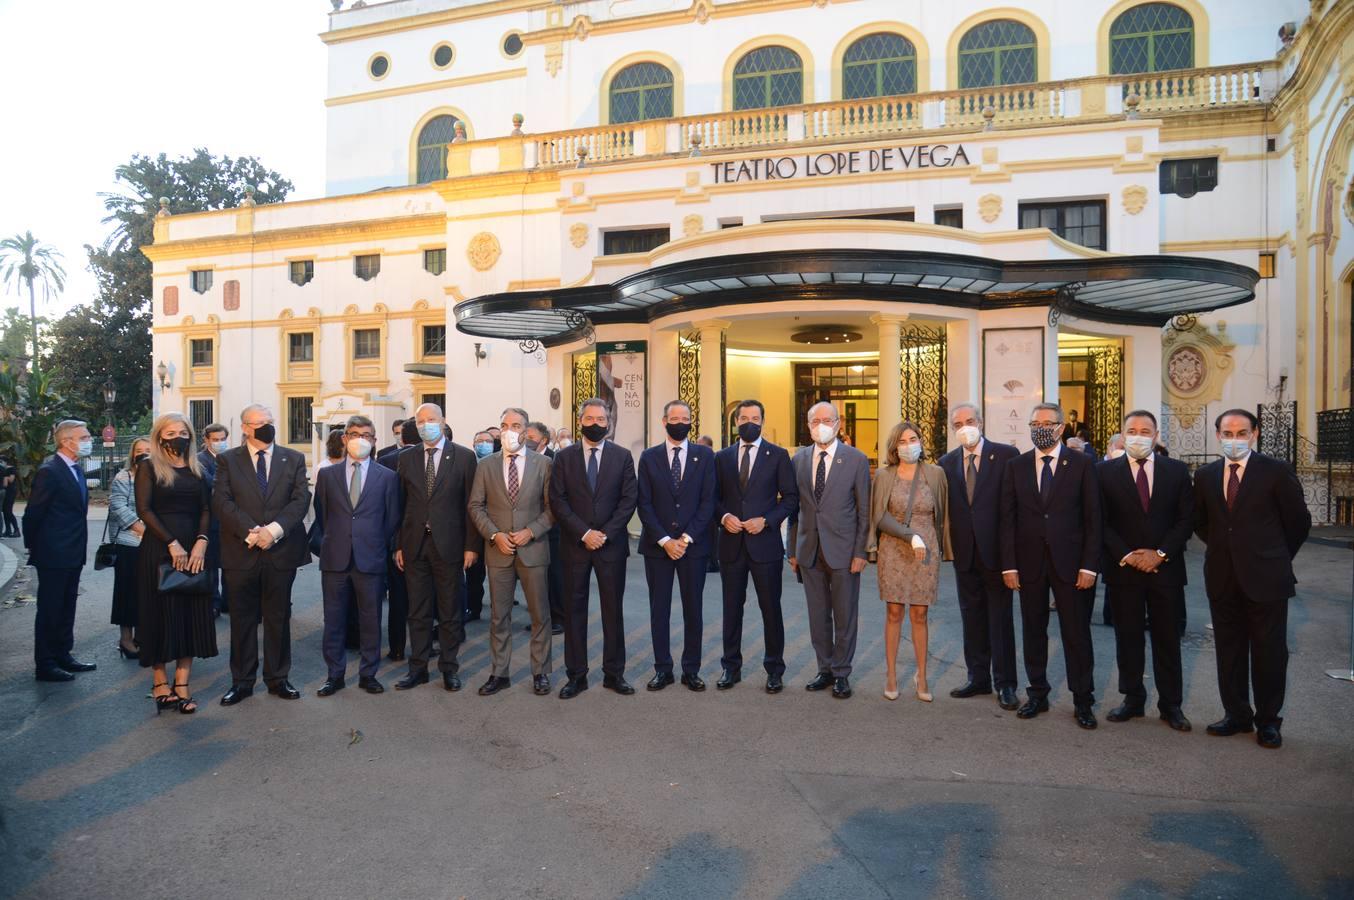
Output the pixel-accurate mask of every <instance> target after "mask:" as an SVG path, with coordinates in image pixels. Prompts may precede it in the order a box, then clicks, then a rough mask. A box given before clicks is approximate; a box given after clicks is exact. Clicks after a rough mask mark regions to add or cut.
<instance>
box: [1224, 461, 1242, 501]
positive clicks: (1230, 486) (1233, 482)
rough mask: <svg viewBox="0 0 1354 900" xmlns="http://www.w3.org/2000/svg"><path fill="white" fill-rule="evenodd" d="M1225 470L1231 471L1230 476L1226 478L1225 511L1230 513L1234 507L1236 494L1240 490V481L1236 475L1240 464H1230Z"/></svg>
mask: <svg viewBox="0 0 1354 900" xmlns="http://www.w3.org/2000/svg"><path fill="white" fill-rule="evenodd" d="M1227 468H1229V469H1231V470H1232V474H1230V475H1228V476H1227V509H1228V510H1229V511H1230V510H1231V508H1232V507H1234V506H1236V492H1237V491H1239V490H1241V479H1240V478H1239V477H1237V474H1236V473H1237V470H1238V469H1240V468H1241V463H1232V464H1231V465H1230V466H1228V467H1227Z"/></svg>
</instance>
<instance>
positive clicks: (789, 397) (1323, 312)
mask: <svg viewBox="0 0 1354 900" xmlns="http://www.w3.org/2000/svg"><path fill="white" fill-rule="evenodd" d="M336 5H338V6H342V4H336ZM320 39H321V40H323V41H324V42H325V44H326V45H327V47H328V49H329V78H328V96H327V97H326V98H324V101H323V102H324V103H325V104H326V107H327V109H328V130H327V160H326V179H327V190H328V194H329V195H328V196H326V197H324V198H321V199H315V200H301V201H296V202H290V203H282V204H276V205H271V206H254V205H252V204H250V203H249V202H248V201H246V203H245V204H244V205H242V206H241V207H240V208H238V209H231V210H222V211H216V212H207V213H176V212H175V211H174V210H172V209H163V210H161V213H160V216H159V218H158V219H157V224H156V233H155V243H154V245H153V246H151V247H149V248H147V251H146V252H147V255H148V256H150V258H151V259H152V260H153V262H154V266H155V282H154V284H155V336H154V347H155V350H154V353H155V360H154V365H155V368H156V374H155V375H154V376H153V377H154V378H155V380H156V389H155V394H156V396H157V399H158V404H159V407H160V408H161V409H183V410H185V411H186V412H189V413H190V415H191V416H192V417H193V418H194V420H195V421H198V422H200V423H205V421H208V420H211V419H218V420H224V421H227V422H229V421H231V420H232V419H233V418H236V417H238V411H239V409H240V408H241V407H243V406H244V405H245V404H246V403H248V402H251V401H261V402H266V403H269V404H271V405H272V406H273V407H274V408H275V410H276V411H277V413H278V419H279V432H280V434H281V435H282V438H283V439H284V440H285V441H286V442H287V443H289V444H290V445H292V446H295V447H296V448H297V449H300V450H303V451H305V452H307V453H308V454H310V456H311V458H312V460H313V459H314V458H315V456H316V455H317V453H318V451H319V447H320V446H321V443H320V441H321V438H322V435H323V434H324V432H325V431H326V430H327V428H328V427H329V425H330V424H331V423H336V422H339V421H341V420H342V419H343V418H345V417H346V416H347V415H350V414H351V413H353V412H364V413H366V414H368V415H371V416H372V417H373V418H374V419H376V421H377V424H378V427H382V426H384V425H385V424H387V423H388V422H390V421H391V420H393V419H394V418H397V417H399V416H401V415H404V414H407V413H409V412H411V411H412V410H413V408H414V407H415V406H416V405H417V404H418V403H420V402H423V401H425V400H433V401H436V402H439V403H441V404H442V405H443V406H444V407H446V409H447V412H448V420H449V422H450V424H451V425H452V427H453V429H454V431H455V433H456V435H457V438H458V440H461V441H462V442H468V440H469V437H470V435H471V433H472V432H473V431H474V430H476V429H478V428H480V427H482V426H484V425H486V424H488V423H490V422H495V421H497V416H498V413H499V411H500V410H501V409H502V408H503V407H504V406H507V405H521V406H525V407H526V408H527V409H528V411H529V412H531V414H532V416H533V417H534V418H539V419H541V420H543V421H545V422H547V423H548V424H550V425H563V424H571V423H572V422H573V421H574V417H575V414H576V410H577V405H578V403H579V401H581V400H582V399H583V398H585V397H588V396H592V395H594V394H600V395H601V396H603V397H604V398H605V399H606V400H607V401H608V403H609V404H610V405H611V407H612V409H613V412H614V418H615V423H616V438H617V440H619V441H621V442H623V443H626V444H629V445H631V446H632V447H635V448H638V447H641V446H643V445H645V444H647V443H649V442H652V441H656V440H658V438H659V435H660V433H661V432H660V429H659V426H658V418H659V413H660V410H661V407H662V404H663V403H664V402H665V401H666V400H668V399H671V398H674V397H680V398H682V399H684V400H686V401H687V402H689V403H690V404H691V405H692V407H693V409H694V410H695V411H696V414H697V418H698V421H699V425H698V427H699V429H700V430H701V431H702V432H705V433H707V434H709V435H711V436H712V437H713V438H714V439H715V441H716V443H717V444H723V443H725V442H727V441H728V439H729V433H730V430H729V416H728V414H729V411H730V408H731V405H732V404H733V403H735V402H737V401H738V400H739V399H741V398H743V397H749V396H751V397H757V398H759V399H760V400H762V401H763V403H764V404H765V405H766V410H767V428H766V432H767V435H768V437H769V438H770V439H771V440H773V441H776V442H777V443H781V444H786V445H793V444H802V443H805V442H807V435H806V434H805V433H804V423H803V420H804V412H805V410H806V409H807V408H808V406H809V405H811V404H812V403H814V402H816V401H818V400H820V399H830V400H833V401H834V402H836V403H837V405H838V407H839V409H841V411H842V414H843V418H844V421H845V428H846V430H847V432H848V433H849V434H850V436H851V438H852V439H853V441H854V442H855V443H856V445H857V446H859V447H861V448H862V449H864V450H865V451H866V452H867V453H869V454H870V455H871V457H872V458H878V456H879V452H880V448H879V443H880V440H881V439H882V437H883V435H884V434H886V433H887V430H888V428H889V427H890V426H891V425H892V424H893V423H894V422H896V421H897V420H898V419H899V418H902V417H905V418H909V419H911V420H913V421H914V422H916V423H918V425H919V426H920V427H921V428H922V429H923V431H924V432H925V434H926V439H927V442H928V444H929V445H930V448H931V450H932V452H933V453H940V452H943V451H944V450H945V449H946V447H947V446H948V444H949V443H950V442H951V440H952V438H951V437H950V436H949V435H948V434H947V433H946V429H945V427H944V424H945V410H946V408H947V406H948V405H949V404H950V403H953V402H956V401H959V400H969V399H971V400H976V401H977V402H979V403H980V404H981V405H982V407H983V410H984V413H985V417H986V420H987V430H988V433H989V436H991V437H993V438H995V439H999V440H1010V441H1012V442H1015V443H1018V444H1020V443H1022V442H1023V441H1025V440H1026V438H1025V436H1024V433H1025V428H1024V422H1025V421H1026V416H1027V414H1028V410H1029V407H1030V405H1031V404H1033V403H1035V402H1038V401H1040V400H1059V401H1060V402H1062V404H1063V405H1064V407H1065V408H1068V409H1076V410H1078V413H1079V417H1080V419H1081V421H1083V422H1085V423H1086V424H1087V426H1088V427H1089V429H1090V431H1091V433H1092V436H1093V441H1094V443H1095V444H1096V445H1097V446H1098V447H1100V448H1102V449H1103V447H1104V444H1105V441H1106V440H1107V439H1108V436H1109V435H1110V433H1112V432H1113V431H1114V430H1116V425H1117V423H1118V421H1119V418H1120V416H1121V415H1122V413H1123V412H1124V411H1125V410H1127V409H1130V408H1139V407H1141V408H1147V409H1151V410H1154V411H1157V412H1159V414H1160V417H1161V420H1162V425H1163V430H1164V433H1165V441H1166V443H1167V445H1168V446H1169V447H1170V449H1171V450H1172V452H1174V453H1176V454H1178V455H1180V456H1182V457H1184V458H1186V459H1187V460H1189V461H1191V462H1195V463H1197V462H1202V461H1205V460H1207V459H1210V458H1212V457H1213V456H1215V455H1216V454H1217V452H1218V448H1217V445H1216V441H1215V439H1214V437H1213V434H1212V427H1211V426H1212V418H1213V416H1215V415H1216V413H1217V412H1218V411H1220V410H1221V409H1223V408H1226V407H1229V406H1242V407H1247V408H1254V409H1257V410H1259V411H1260V412H1261V413H1262V414H1263V416H1262V417H1263V418H1264V420H1265V429H1264V440H1265V441H1266V449H1268V450H1270V451H1271V452H1274V453H1276V454H1279V455H1283V456H1286V457H1287V458H1289V459H1291V460H1292V461H1293V462H1294V464H1295V465H1297V466H1298V467H1299V470H1300V471H1302V472H1304V473H1305V475H1304V483H1305V484H1306V485H1307V486H1308V492H1309V501H1310V502H1311V504H1312V508H1313V514H1314V515H1315V516H1317V518H1318V520H1322V521H1324V520H1327V519H1328V518H1331V517H1334V516H1335V515H1336V514H1337V511H1336V508H1335V501H1336V499H1337V498H1338V497H1339V496H1344V495H1347V494H1354V489H1351V488H1350V486H1349V485H1348V484H1347V483H1343V484H1342V483H1341V481H1340V479H1341V476H1340V475H1339V472H1340V471H1344V469H1341V468H1340V467H1338V466H1337V467H1335V469H1333V470H1332V473H1333V474H1332V473H1327V470H1326V462H1327V461H1328V460H1327V459H1325V457H1329V456H1330V454H1331V453H1333V452H1338V451H1339V450H1340V449H1341V448H1346V449H1347V447H1348V442H1349V440H1350V438H1349V434H1350V413H1349V409H1350V372H1351V349H1352V347H1351V342H1352V340H1354V327H1352V324H1351V282H1352V281H1354V238H1351V236H1350V233H1349V229H1350V227H1351V225H1354V189H1351V183H1350V175H1351V158H1352V157H1354V107H1352V106H1351V101H1352V99H1354V50H1351V47H1354V3H1349V2H1344V3H1319V2H1306V0H1301V2H1300V0H1287V2H1284V0H1278V2H1275V0H1268V2H1259V0H1254V2H1252V0H1233V2H1226V3H1223V2H1196V0H1178V2H1173V3H1157V2H1149V3H1137V2H1130V0H1122V2H1107V0H1095V2H1086V3H1077V4H1069V3H1065V2H1055V0H1047V2H1028V3H1022V4H1018V5H1013V6H1008V7H1002V8H992V7H988V6H986V5H983V4H978V3H975V2H968V0H955V2H951V3H948V4H929V3H922V2H897V0H894V2H879V0H730V2H709V0H695V2H694V3H689V4H688V3H685V2H678V0H618V2H613V3H609V4H599V3H558V2H535V0H494V2H484V3H465V2H451V0H391V2H386V3H373V4H370V5H362V4H355V5H354V6H352V7H349V8H338V9H336V10H335V12H333V13H332V14H331V15H330V16H329V28H328V29H327V30H326V31H325V32H324V33H323V34H321V35H320ZM261 102H266V100H265V101H261ZM317 102H319V98H317ZM1342 435H1343V437H1342ZM1341 441H1343V443H1341ZM1346 468H1347V467H1346ZM1322 479H1324V481H1323V480H1322Z"/></svg>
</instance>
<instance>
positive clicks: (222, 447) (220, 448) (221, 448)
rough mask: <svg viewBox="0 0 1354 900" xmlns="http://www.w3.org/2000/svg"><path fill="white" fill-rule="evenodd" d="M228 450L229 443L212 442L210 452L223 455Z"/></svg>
mask: <svg viewBox="0 0 1354 900" xmlns="http://www.w3.org/2000/svg"><path fill="white" fill-rule="evenodd" d="M229 449H230V441H212V450H213V451H214V452H216V453H225V452H226V451H227V450H229Z"/></svg>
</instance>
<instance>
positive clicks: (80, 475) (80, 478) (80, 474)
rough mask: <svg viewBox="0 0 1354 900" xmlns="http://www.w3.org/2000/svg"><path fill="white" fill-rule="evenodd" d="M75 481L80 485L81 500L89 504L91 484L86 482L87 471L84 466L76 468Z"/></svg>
mask: <svg viewBox="0 0 1354 900" xmlns="http://www.w3.org/2000/svg"><path fill="white" fill-rule="evenodd" d="M75 481H76V483H77V484H78V485H80V499H81V500H83V501H84V502H86V503H88V502H89V482H88V481H86V480H85V470H84V468H83V467H82V466H76V467H75Z"/></svg>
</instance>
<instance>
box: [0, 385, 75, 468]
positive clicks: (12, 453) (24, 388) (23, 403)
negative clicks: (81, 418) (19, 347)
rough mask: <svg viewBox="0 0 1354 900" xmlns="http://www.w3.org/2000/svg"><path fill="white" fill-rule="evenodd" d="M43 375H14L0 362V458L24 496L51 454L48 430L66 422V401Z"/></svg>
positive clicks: (68, 414)
mask: <svg viewBox="0 0 1354 900" xmlns="http://www.w3.org/2000/svg"><path fill="white" fill-rule="evenodd" d="M53 380H54V379H53V376H51V375H49V374H47V373H45V372H22V371H17V370H16V369H15V368H14V367H12V366H10V365H9V364H7V363H5V362H3V361H0V456H3V457H4V458H6V459H13V460H14V461H15V462H16V463H17V465H18V469H19V483H20V484H21V485H22V487H23V490H24V492H25V493H26V492H27V490H28V486H29V485H30V484H31V483H32V481H33V473H34V472H36V471H37V469H38V466H40V465H42V461H43V460H44V459H46V458H47V457H48V456H50V455H51V453H52V452H53V446H52V428H53V426H55V425H56V423H57V422H60V421H61V420H62V419H67V418H70V417H71V415H70V412H69V405H68V404H67V402H66V399H65V398H64V397H62V396H61V394H60V393H58V392H57V391H56V390H55V389H54V387H53Z"/></svg>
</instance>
